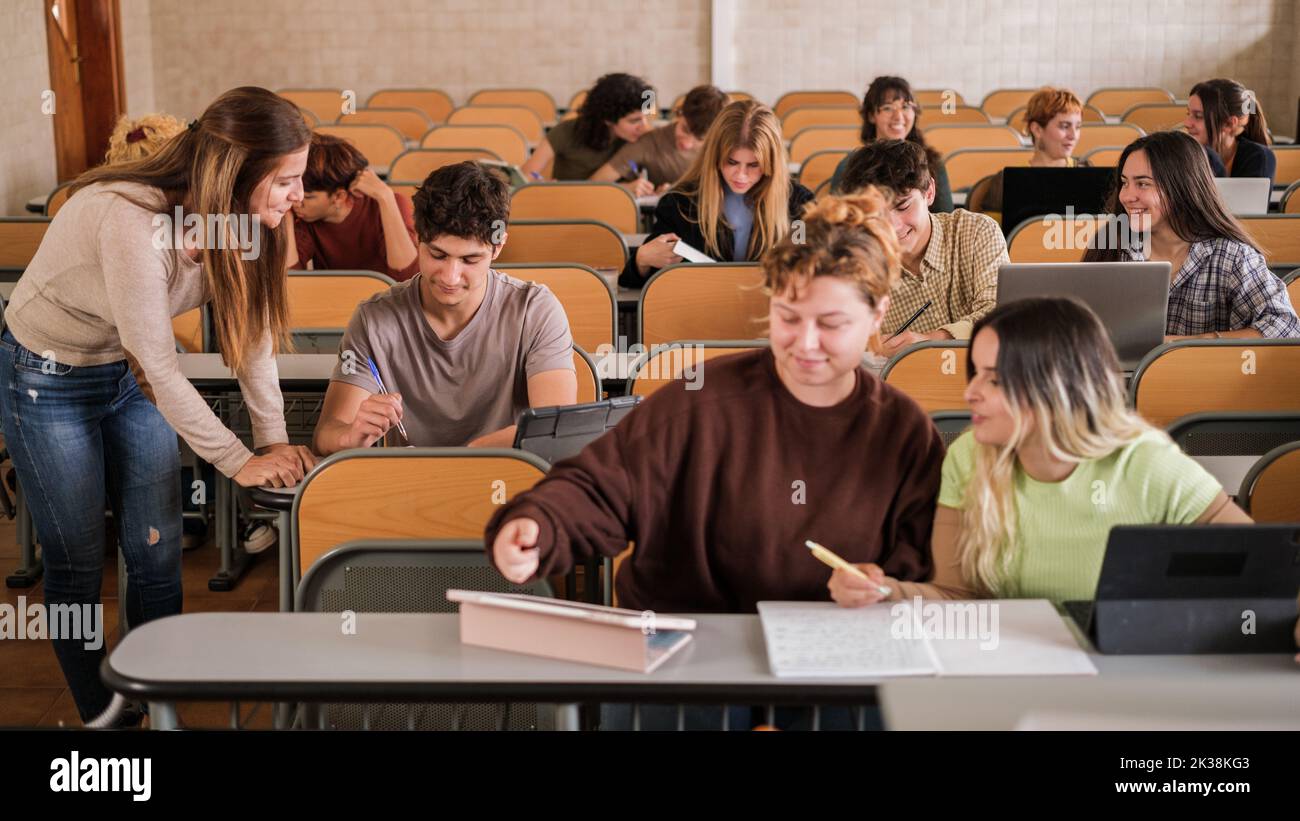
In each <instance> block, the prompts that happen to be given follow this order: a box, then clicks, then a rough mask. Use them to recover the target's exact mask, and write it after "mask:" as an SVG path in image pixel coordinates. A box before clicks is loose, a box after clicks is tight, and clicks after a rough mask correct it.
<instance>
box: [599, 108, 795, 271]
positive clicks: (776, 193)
mask: <svg viewBox="0 0 1300 821" xmlns="http://www.w3.org/2000/svg"><path fill="white" fill-rule="evenodd" d="M811 199H812V192H811V191H809V190H808V189H807V188H804V187H803V186H802V185H799V184H798V183H796V182H793V181H792V180H791V179H790V169H789V167H788V165H787V164H786V154H785V143H784V142H783V141H782V139H781V124H780V122H779V121H778V120H777V118H776V115H775V114H773V113H772V109H770V108H768V107H767V106H765V105H762V104H761V103H758V102H755V101H753V100H743V101H737V102H734V103H732V104H731V105H729V106H727V107H726V108H724V109H723V110H722V113H721V114H719V115H718V117H717V119H716V120H714V121H713V125H712V126H711V127H710V128H709V132H708V134H707V135H706V136H705V138H704V146H703V148H701V149H700V154H699V156H698V157H697V158H696V160H695V162H694V163H693V164H692V165H691V168H690V170H689V171H687V172H686V174H685V175H684V176H683V177H682V178H681V179H680V180H679V181H678V182H677V184H676V185H675V186H674V187H673V189H672V190H671V191H669V192H668V193H667V194H665V195H664V196H663V198H662V199H660V200H659V205H658V206H657V207H656V208H655V221H654V230H653V231H652V232H651V233H650V234H648V235H647V236H646V239H645V242H644V243H642V245H641V247H640V248H638V249H637V252H636V254H635V255H634V256H633V257H632V259H630V260H629V261H628V264H627V267H626V268H624V269H623V275H622V276H621V277H620V278H619V284H621V285H623V286H624V287H628V288H640V287H641V286H642V285H643V284H645V281H646V279H648V278H649V277H650V275H651V274H653V273H654V272H655V271H657V270H659V269H660V268H665V267H667V266H669V265H674V264H676V263H678V262H681V261H682V258H681V257H680V256H678V255H677V254H675V253H673V246H674V245H676V244H677V241H678V240H682V241H684V242H685V243H686V244H687V245H690V246H691V247H692V248H695V249H696V250H698V251H703V252H704V253H705V254H707V255H708V256H710V257H712V258H713V259H715V260H717V261H718V262H752V261H754V260H757V259H759V258H760V257H762V256H763V254H764V253H765V252H766V251H767V250H768V249H769V248H771V247H773V246H774V245H776V244H777V243H778V242H779V241H780V240H781V239H782V238H783V237H784V236H785V235H786V233H787V232H789V230H790V223H791V221H792V220H794V219H796V218H798V216H799V214H800V212H801V211H802V210H803V207H804V205H805V204H806V203H808V202H809V201H810V200H811Z"/></svg>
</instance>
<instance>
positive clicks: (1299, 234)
mask: <svg viewBox="0 0 1300 821" xmlns="http://www.w3.org/2000/svg"><path fill="white" fill-rule="evenodd" d="M1237 220H1238V221H1239V222H1240V223H1241V224H1242V226H1244V227H1245V229H1246V230H1247V231H1248V232H1250V235H1251V236H1252V237H1254V238H1255V242H1256V243H1258V244H1259V247H1260V250H1261V251H1263V252H1264V259H1265V260H1266V261H1267V262H1268V264H1269V266H1270V267H1273V268H1288V267H1293V266H1296V265H1300V215H1297V214H1269V215H1267V216H1255V217H1237Z"/></svg>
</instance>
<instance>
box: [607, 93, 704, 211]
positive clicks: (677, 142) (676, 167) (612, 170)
mask: <svg viewBox="0 0 1300 821" xmlns="http://www.w3.org/2000/svg"><path fill="white" fill-rule="evenodd" d="M726 104H727V95H726V94H725V93H723V92H722V91H721V90H720V89H719V88H718V87H717V86H696V87H695V88H693V89H691V90H690V91H689V92H688V93H687V94H686V97H685V99H683V100H682V104H681V107H680V108H678V109H677V111H676V116H675V117H674V119H673V122H672V124H671V125H665V126H662V127H660V128H656V129H655V130H654V131H651V132H650V133H649V134H647V135H645V136H644V137H642V138H641V139H639V140H637V141H636V142H634V143H628V144H627V145H624V146H623V147H622V148H620V149H619V150H618V153H617V154H615V155H614V156H613V157H611V158H610V160H609V162H607V163H605V164H604V165H602V166H601V167H600V168H599V169H597V171H596V173H595V174H592V175H591V178H592V179H593V180H595V181H597V182H619V181H625V182H619V184H620V185H623V186H625V187H626V188H627V189H628V190H630V191H631V192H632V195H633V196H635V197H644V196H646V195H648V194H653V193H655V192H656V191H658V192H660V193H662V192H664V191H667V190H668V189H669V187H671V186H672V184H673V183H675V182H677V180H679V179H681V177H682V175H683V174H685V173H686V171H687V170H688V169H689V168H690V167H691V163H693V162H694V161H695V158H696V157H697V156H699V153H700V145H701V144H702V143H703V141H704V137H705V135H706V134H708V133H709V127H710V126H711V125H713V121H714V120H715V119H717V117H718V113H719V112H721V111H722V109H723V107H724V106H726ZM643 172H644V173H643Z"/></svg>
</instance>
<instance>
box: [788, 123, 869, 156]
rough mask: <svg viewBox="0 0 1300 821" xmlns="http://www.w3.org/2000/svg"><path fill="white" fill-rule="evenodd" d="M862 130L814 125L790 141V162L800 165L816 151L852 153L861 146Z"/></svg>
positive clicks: (852, 127) (840, 126)
mask: <svg viewBox="0 0 1300 821" xmlns="http://www.w3.org/2000/svg"><path fill="white" fill-rule="evenodd" d="M861 137H862V129H861V128H860V127H855V126H851V125H815V126H813V127H812V128H805V129H804V130H803V131H800V132H799V133H798V134H796V135H794V137H793V138H792V139H791V140H790V162H795V163H802V162H803V161H804V160H806V159H808V158H809V157H811V156H812V155H813V154H816V153H817V152H818V151H852V150H853V149H855V148H857V147H858V146H860V145H862V140H861Z"/></svg>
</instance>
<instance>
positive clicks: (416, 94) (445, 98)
mask: <svg viewBox="0 0 1300 821" xmlns="http://www.w3.org/2000/svg"><path fill="white" fill-rule="evenodd" d="M455 107H456V104H455V103H453V102H452V101H451V97H450V96H449V95H448V94H447V92H445V91H440V90H439V89H436V88H385V89H380V90H379V91H376V92H375V93H374V94H371V95H370V99H368V100H366V108H418V109H419V110H420V111H423V112H424V113H425V114H426V115H427V116H428V118H429V120H430V121H431V122H432V123H433V124H434V125H438V124H440V123H445V122H446V121H447V115H448V114H450V113H451V110H452V109H453V108H455Z"/></svg>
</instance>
